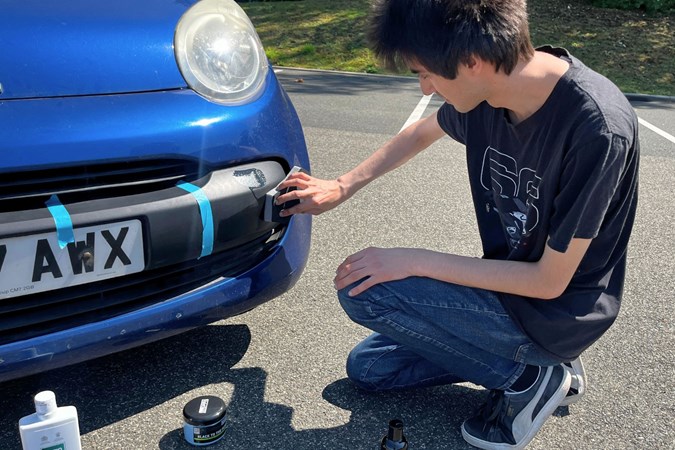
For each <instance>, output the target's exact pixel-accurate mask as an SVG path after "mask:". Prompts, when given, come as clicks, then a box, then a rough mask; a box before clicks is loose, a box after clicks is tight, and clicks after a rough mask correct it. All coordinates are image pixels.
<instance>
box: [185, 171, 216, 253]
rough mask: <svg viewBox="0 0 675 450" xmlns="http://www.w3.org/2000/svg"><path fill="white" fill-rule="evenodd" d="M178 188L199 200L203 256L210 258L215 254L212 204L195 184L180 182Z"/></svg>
mask: <svg viewBox="0 0 675 450" xmlns="http://www.w3.org/2000/svg"><path fill="white" fill-rule="evenodd" d="M176 186H177V187H179V188H181V189H183V190H184V191H187V192H189V193H190V194H192V196H193V197H194V198H195V200H197V204H198V205H199V212H200V214H201V216H202V254H201V255H200V256H199V257H200V258H201V257H203V256H208V255H210V254H211V253H213V212H212V211H211V203H210V202H209V199H208V197H207V196H206V194H204V191H202V190H201V189H199V188H198V187H197V186H195V185H194V184H190V183H186V182H184V181H179V182H178V184H176Z"/></svg>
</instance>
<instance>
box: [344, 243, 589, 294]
mask: <svg viewBox="0 0 675 450" xmlns="http://www.w3.org/2000/svg"><path fill="white" fill-rule="evenodd" d="M590 243H591V239H576V238H575V239H572V242H571V243H570V245H569V247H568V249H567V251H566V252H565V253H560V252H558V251H555V250H553V249H551V248H550V247H549V246H546V248H545V250H544V254H543V255H542V257H541V259H540V260H539V261H536V262H522V261H501V260H489V259H478V258H471V257H467V256H459V255H452V254H447V253H440V252H436V251H432V250H423V249H408V248H389V249H380V248H367V249H365V250H361V251H360V252H357V253H355V254H353V255H351V256H349V257H348V258H347V259H346V260H345V261H344V262H343V263H342V264H341V265H340V266H339V267H338V270H337V274H336V276H335V280H334V282H335V287H336V289H343V288H345V287H347V286H349V285H350V284H352V283H355V282H357V281H359V280H361V279H363V282H361V283H360V284H358V285H357V286H356V287H354V288H353V289H352V290H351V291H350V292H349V295H351V296H356V295H358V294H360V293H361V292H363V291H365V290H366V289H368V288H370V287H371V286H374V285H375V284H378V283H383V282H385V281H393V280H400V279H403V278H407V277H410V276H420V277H427V278H434V279H437V280H441V281H446V282H450V283H455V284H459V285H463V286H470V287H475V288H481V289H487V290H491V291H497V292H504V293H509V294H516V295H521V296H524V297H533V298H539V299H554V298H557V297H559V296H560V295H561V294H562V293H563V291H564V290H565V289H566V288H567V286H568V285H569V283H570V280H571V279H572V276H573V275H574V272H575V271H576V270H577V268H578V267H579V263H580V262H581V260H582V258H583V257H584V254H585V253H586V250H587V249H588V246H589V245H590Z"/></svg>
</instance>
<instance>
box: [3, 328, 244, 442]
mask: <svg viewBox="0 0 675 450" xmlns="http://www.w3.org/2000/svg"><path fill="white" fill-rule="evenodd" d="M250 342H251V332H250V330H249V329H248V327H247V326H245V325H228V326H208V327H202V328H198V329H195V330H192V331H189V332H186V333H184V334H181V335H178V336H173V337H170V338H167V339H164V340H161V341H158V342H155V343H151V344H147V345H144V346H142V347H138V348H135V349H131V350H126V351H123V352H120V353H116V354H113V355H109V356H105V357H102V358H98V359H94V360H91V361H86V362H83V363H80V364H76V365H73V366H68V367H64V368H60V369H55V370H51V371H49V372H45V373H42V374H38V375H33V376H30V377H26V378H21V379H18V380H12V381H8V382H5V383H2V384H0V442H1V443H2V445H0V448H2V449H3V450H5V449H14V448H20V447H21V445H20V439H19V429H18V420H19V418H20V417H23V416H25V415H27V414H31V413H33V412H34V406H33V397H34V396H35V394H36V393H38V392H40V391H42V390H47V389H50V390H55V391H56V394H57V398H56V400H57V403H58V404H59V405H77V411H78V417H79V424H80V433H81V434H85V433H88V432H90V431H93V430H96V429H99V428H102V427H105V426H106V425H110V424H113V423H115V422H118V421H121V420H123V419H127V418H129V417H132V416H133V415H135V414H138V413H140V412H143V411H146V410H148V409H150V408H153V407H155V406H157V405H160V404H162V403H165V402H167V401H169V400H171V399H173V398H175V397H177V396H179V395H181V394H183V393H185V392H188V391H191V390H193V389H196V388H200V387H203V386H207V385H209V384H212V383H221V382H223V381H224V380H226V379H227V374H228V372H229V371H230V369H231V368H232V367H233V366H234V365H235V364H236V363H237V362H239V360H241V358H242V357H243V356H244V355H245V354H246V351H247V349H248V347H249V344H250ZM186 445H187V444H186Z"/></svg>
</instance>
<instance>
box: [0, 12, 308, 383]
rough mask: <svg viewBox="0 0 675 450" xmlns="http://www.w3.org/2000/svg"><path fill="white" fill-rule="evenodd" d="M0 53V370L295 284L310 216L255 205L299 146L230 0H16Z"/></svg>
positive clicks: (128, 336)
mask: <svg viewBox="0 0 675 450" xmlns="http://www.w3.org/2000/svg"><path fill="white" fill-rule="evenodd" d="M0 48H1V49H2V51H0V381H4V380H9V379H12V378H18V377H23V376H26V375H30V374H34V373H38V372H42V371H45V370H48V369H51V368H55V367H60V366H64V365H69V364H73V363H77V362H80V361H84V360H87V359H91V358H95V357H99V356H102V355H105V354H109V353H112V352H117V351H120V350H124V349H128V348H131V347H134V346H138V345H141V344H144V343H148V342H151V341H155V340H158V339H162V338H165V337H168V336H171V335H175V334H177V333H180V332H184V331H186V330H189V329H192V328H195V327H198V326H202V325H206V324H208V323H211V322H214V321H217V320H220V319H223V318H226V317H229V316H233V315H236V314H240V313H242V312H245V311H247V310H250V309H251V308H254V307H255V306H257V305H259V304H261V303H263V302H265V301H267V300H270V299H272V298H274V297H276V296H279V295H280V294H282V293H284V292H286V291H287V290H289V289H290V288H291V287H292V286H293V285H294V284H295V282H296V281H297V279H298V277H299V276H300V274H301V272H302V270H303V269H304V267H305V264H306V261H307V257H308V253H309V245H310V230H311V219H310V218H309V217H307V216H298V217H293V218H292V219H290V220H286V221H285V222H284V221H283V220H281V219H277V221H275V220H274V219H270V218H269V216H265V214H264V212H265V206H266V204H265V202H266V197H267V196H266V194H267V193H269V192H271V191H273V189H274V188H275V186H276V185H277V184H278V183H279V182H280V181H281V180H282V179H283V178H284V177H285V176H286V174H287V173H288V172H289V171H290V170H291V168H293V167H294V166H299V167H302V168H303V169H305V170H309V169H310V167H309V159H308V155H307V148H306V145H305V140H304V135H303V132H302V128H301V124H300V122H299V120H298V116H297V114H296V112H295V110H294V108H293V106H292V104H291V101H290V100H289V98H288V96H287V95H286V93H285V92H284V90H283V88H282V86H281V85H280V84H279V82H278V80H277V79H276V77H275V75H274V72H273V70H272V69H271V67H270V65H269V63H268V61H267V58H266V57H265V53H264V50H263V47H262V45H261V43H260V40H259V38H258V35H257V33H256V32H255V30H254V27H253V26H252V24H251V22H250V21H249V19H248V17H247V16H246V14H245V13H244V11H243V10H242V9H241V8H240V7H239V6H238V5H237V4H236V3H235V2H234V1H233V0H202V1H196V0H142V1H139V0H117V1H115V2H109V1H101V0H59V1H58V2H53V1H44V0H12V1H9V2H3V4H2V11H1V13H0ZM267 206H268V207H269V206H270V205H267ZM275 217H278V216H275Z"/></svg>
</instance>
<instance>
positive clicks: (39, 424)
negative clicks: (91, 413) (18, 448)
mask: <svg viewBox="0 0 675 450" xmlns="http://www.w3.org/2000/svg"><path fill="white" fill-rule="evenodd" d="M35 411H36V412H35V413H33V414H31V415H30V416H26V417H23V418H21V420H19V432H20V433H21V444H22V445H23V450H82V445H81V444H80V426H79V424H78V423H77V410H76V409H75V407H74V406H61V407H57V406H56V396H55V395H54V393H53V392H52V391H43V392H40V393H39V394H37V395H36V396H35Z"/></svg>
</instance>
